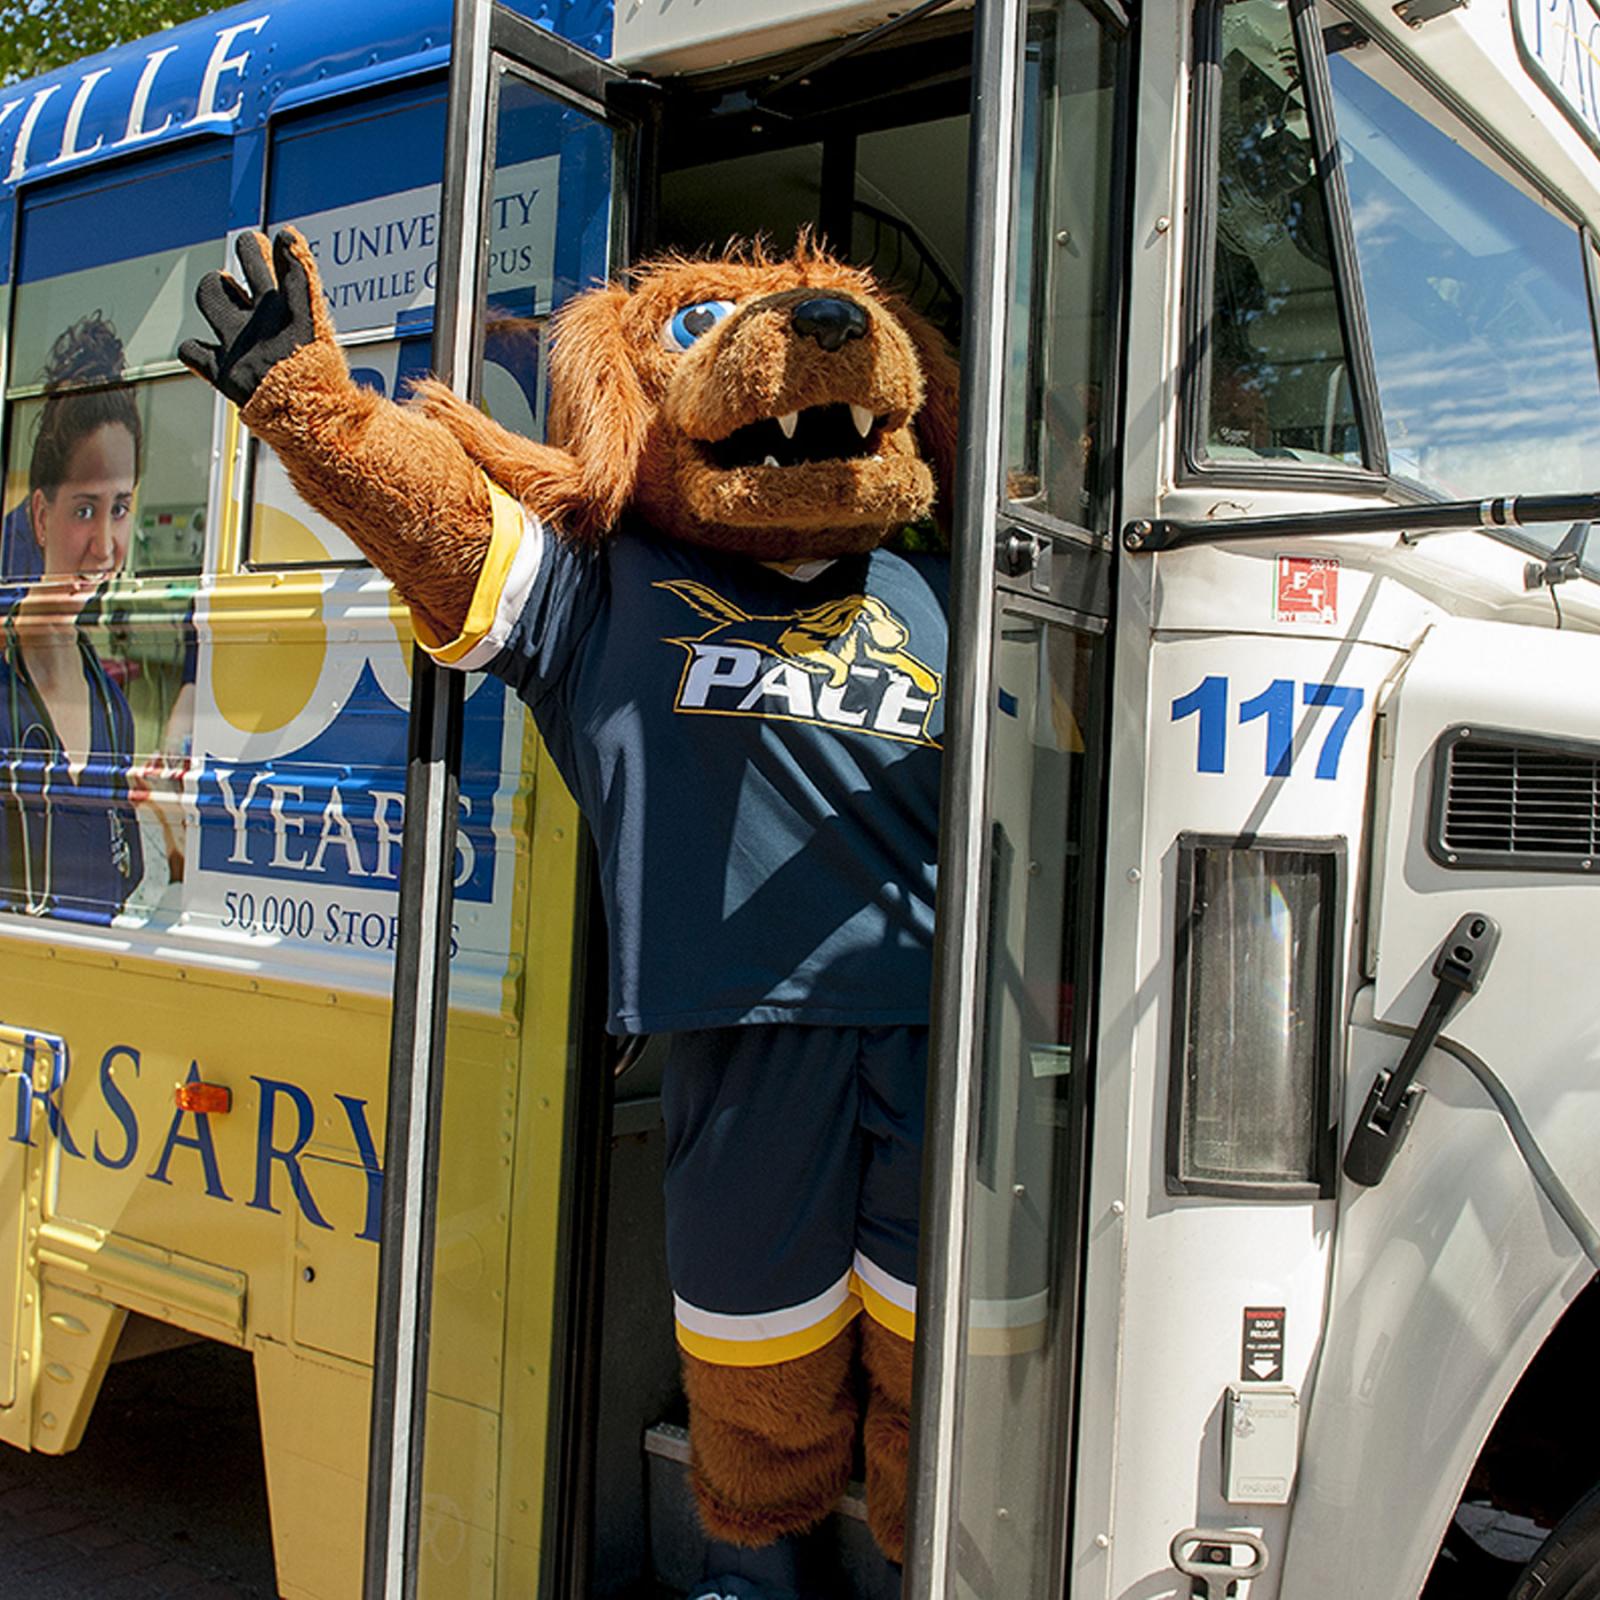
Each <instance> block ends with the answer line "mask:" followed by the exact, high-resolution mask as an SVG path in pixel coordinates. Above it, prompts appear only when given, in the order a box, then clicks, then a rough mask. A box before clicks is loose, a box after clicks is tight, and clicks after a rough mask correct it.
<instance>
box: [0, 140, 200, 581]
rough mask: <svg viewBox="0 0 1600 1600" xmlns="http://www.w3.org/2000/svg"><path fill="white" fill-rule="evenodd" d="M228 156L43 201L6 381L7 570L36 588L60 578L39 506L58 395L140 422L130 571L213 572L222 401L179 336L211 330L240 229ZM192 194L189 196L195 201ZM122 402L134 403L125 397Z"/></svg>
mask: <svg viewBox="0 0 1600 1600" xmlns="http://www.w3.org/2000/svg"><path fill="white" fill-rule="evenodd" d="M228 176H229V162H228V158H227V155H226V154H225V153H216V154H206V155H196V154H194V153H193V152H190V153H188V154H186V155H180V156H179V157H178V158H176V159H174V158H166V159H163V160H158V161H155V162H151V163H149V164H148V166H147V167H144V168H137V169H134V170H133V171H129V170H128V169H126V168H119V169H117V170H116V171H114V172H111V173H105V174H102V175H99V176H97V177H96V178H95V179H93V180H90V181H87V182H82V183H74V184H70V185H65V186H62V187H59V188H50V189H46V190H43V191H41V192H38V193H35V194H29V195H27V196H26V197H25V198H24V200H23V205H22V239H21V249H20V252H19V259H18V272H17V279H18V282H17V291H16V305H15V312H14V317H13V322H12V330H11V347H10V362H9V368H8V371H7V374H6V399H7V402H8V406H7V409H8V411H9V413H10V426H9V429H8V438H7V451H6V465H7V482H6V494H5V509H6V516H5V524H4V532H3V535H0V575H3V576H4V578H5V579H6V580H8V581H9V582H12V583H28V582H31V581H32V580H34V579H36V578H38V577H39V576H40V574H41V573H42V572H43V571H44V570H45V568H44V565H43V562H44V552H43V551H42V549H41V546H40V543H39V536H38V530H37V529H36V528H34V527H33V526H32V525H31V518H30V512H29V509H28V507H27V506H26V504H25V502H27V500H28V498H29V495H30V494H31V492H32V491H33V490H34V489H36V488H37V487H38V484H37V483H36V482H33V481H30V479H31V477H32V475H33V473H34V471H35V468H36V466H37V465H38V463H37V462H36V459H35V458H36V454H37V451H38V449H39V448H40V436H41V430H45V438H44V444H43V449H44V450H45V451H46V452H48V451H49V450H50V449H51V447H52V446H51V441H50V436H49V433H48V430H46V429H45V425H46V417H47V414H51V415H53V414H54V413H57V412H59V411H60V410H61V409H62V408H61V405H60V404H59V402H58V403H56V404H54V405H52V397H53V396H60V395H64V394H65V393H66V392H67V391H69V390H70V391H75V392H79V393H81V394H83V395H85V396H87V394H88V393H89V392H92V391H97V392H99V393H100V396H101V398H100V399H99V400H98V401H89V400H88V399H87V398H85V399H83V400H81V401H79V402H77V403H75V404H74V405H73V406H72V407H70V408H69V409H71V410H76V411H79V412H83V411H85V410H86V409H93V408H94V407H95V406H99V407H100V408H101V409H103V410H108V411H109V410H115V409H116V408H117V406H118V405H122V406H123V407H124V408H126V409H128V410H130V411H133V412H136V413H137V418H138V420H137V422H136V423H132V424H131V426H132V427H133V428H134V430H135V431H136V432H137V433H138V434H139V435H140V440H139V443H140V449H139V452H138V453H139V456H140V463H139V464H140V469H141V470H140V484H139V492H138V494H137V497H136V499H135V501H132V502H130V504H129V507H128V524H129V538H128V541H127V545H126V549H125V552H124V555H123V557H122V558H121V559H120V560H119V562H118V570H119V571H120V572H122V573H126V574H129V575H143V574H147V573H167V572H185V573H193V572H197V571H198V570H199V568H200V561H201V545H202V541H203V533H204V525H205V503H206V489H207V483H208V480H209V475H210V434H211V396H210V393H209V391H208V390H207V388H206V386H205V385H204V384H203V383H200V382H199V381H198V380H196V379H192V378H190V377H188V376H187V375H177V372H178V368H177V363H176V362H175V361H174V360H173V351H174V350H175V349H176V348H177V341H179V340H181V339H183V338H185V337H187V336H189V335H191V334H194V333H198V332H200V331H202V328H201V326H200V325H199V319H198V313H197V312H196V311H195V309H194V287H195V284H196V283H197V282H198V280H199V277H200V275H201V273H202V272H204V271H206V270H207V269H208V268H210V267H212V266H214V265H215V263H216V256H217V253H218V250H219V248H220V241H221V239H222V236H223V234H224V233H225V231H226V223H225V218H226V215H227V205H228ZM180 201H181V203H180ZM119 396H120V397H121V398H120V399H119V398H118V397H119Z"/></svg>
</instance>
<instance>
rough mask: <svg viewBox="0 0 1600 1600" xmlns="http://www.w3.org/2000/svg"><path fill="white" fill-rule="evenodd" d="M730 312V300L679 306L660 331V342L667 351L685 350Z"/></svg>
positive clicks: (731, 308)
mask: <svg viewBox="0 0 1600 1600" xmlns="http://www.w3.org/2000/svg"><path fill="white" fill-rule="evenodd" d="M732 310H733V302H732V301H731V300H697V301H696V302H695V303H694V304H693V305H692V306H680V307H679V308H678V309H677V310H676V311H674V312H673V313H672V317H671V319H670V320H669V321H668V323H667V325H666V327H664V328H663V329H662V330H661V342H662V344H664V345H665V346H666V347H667V349H669V350H687V349H688V348H689V346H690V345H692V344H693V343H694V342H695V340H696V339H698V338H699V337H700V335H701V334H703V333H710V332H711V330H712V329H713V328H714V327H716V325H717V324H718V323H719V322H721V321H722V319H723V318H724V317H725V316H727V314H728V313H729V312H730V311H732Z"/></svg>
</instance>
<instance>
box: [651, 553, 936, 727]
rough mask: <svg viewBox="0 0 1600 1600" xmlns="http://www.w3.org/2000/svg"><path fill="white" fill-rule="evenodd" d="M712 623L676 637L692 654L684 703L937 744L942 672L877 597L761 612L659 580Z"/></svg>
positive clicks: (684, 583)
mask: <svg viewBox="0 0 1600 1600" xmlns="http://www.w3.org/2000/svg"><path fill="white" fill-rule="evenodd" d="M655 587H656V588H658V589H667V590H670V591H671V593H673V594H675V595H676V596H677V597H678V598H679V599H680V600H682V601H683V602H684V603H685V604H686V605H688V606H690V607H692V608H693V609H694V610H695V611H697V612H698V613H699V614H700V615H701V616H702V617H704V618H705V619H706V620H707V621H708V622H710V623H711V624H712V626H711V627H710V628H708V629H707V630H706V631H705V632H703V633H699V634H695V635H693V636H692V637H683V638H674V639H670V640H668V641H666V642H668V643H670V644H675V645H679V646H681V647H682V648H683V650H684V651H685V652H686V653H687V654H688V658H689V659H688V661H687V662H686V663H685V666H684V669H683V679H682V681H681V682H680V683H679V685H678V697H677V701H676V708H677V709H678V710H679V711H688V712H700V713H706V714H710V715H712V716H725V717H726V716H732V717H739V716H744V717H763V718H766V719H768V720H769V721H770V720H773V719H777V720H780V721H787V722H810V723H816V724H818V725H820V726H823V727H829V728H839V729H843V730H849V731H852V732H856V733H863V734H867V735H870V736H872V737H874V738H880V739H899V740H903V741H905V742H907V743H910V744H925V745H933V744H936V743H937V741H936V740H935V739H934V738H933V737H932V736H931V734H930V733H929V731H928V729H929V722H930V719H931V718H932V715H933V709H934V707H935V706H936V705H937V704H938V701H939V692H940V688H941V679H940V676H939V674H938V673H937V672H935V671H933V669H932V668H931V667H929V666H928V665H927V664H926V663H925V662H922V661H919V660H918V659H917V657H916V656H914V655H913V654H912V653H911V651H910V649H909V648H908V646H909V645H910V642H911V634H910V630H909V629H908V628H907V627H906V625H905V624H904V623H903V622H902V621H901V620H900V619H899V618H898V617H897V616H896V615H895V614H894V613H893V612H892V611H891V610H890V609H889V608H888V606H886V605H885V604H884V603H883V601H881V600H879V599H878V598H877V597H876V596H875V595H869V594H856V595H847V596H845V597H844V598H843V599H838V600H827V601H824V602H823V603H822V604H821V605H816V606H808V607H806V608H805V609H803V610H799V611H789V612H785V613H783V614H782V615H780V616H753V615H752V614H751V613H750V612H748V611H745V610H743V609H741V608H740V607H739V606H736V605H734V604H733V603H732V602H731V601H729V600H725V599H723V597H722V596H721V595H719V594H717V593H716V591H715V590H713V589H709V588H707V587H706V586H705V585H704V584H702V583H694V582H692V581H690V580H688V579H674V580H672V581H670V582H666V583H658V584H657V585H656V586H655Z"/></svg>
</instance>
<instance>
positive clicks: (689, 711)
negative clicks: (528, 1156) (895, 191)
mask: <svg viewBox="0 0 1600 1600" xmlns="http://www.w3.org/2000/svg"><path fill="white" fill-rule="evenodd" d="M239 258H240V263H241V266H242V268H243V273H244V282H243V283H239V282H236V281H235V280H234V279H232V278H229V277H227V276H225V275H222V274H211V275H210V276H208V277H207V278H206V279H205V280H204V281H203V282H202V284H201V286H200V289H199V303H200V308H201V310H202V312H203V313H204V314H205V316H206V318H207V320H208V322H209V323H210V324H211V326H212V328H213V329H214V330H215V333H216V336H217V342H216V343H215V344H204V343H199V342H191V343H189V344H186V345H185V346H184V348H183V349H182V351H181V352H180V354H181V355H182V357H183V359H184V360H185V361H186V362H187V363H188V365H189V366H190V367H192V368H193V369H194V370H195V371H197V372H198V373H200V374H201V375H202V376H203V377H205V378H206V379H208V380H209V381H210V382H211V383H213V384H214V385H215V386H216V387H217V388H218V389H220V390H221V391H222V393H223V394H225V395H226V396H228V397H229V398H230V399H232V400H233V401H235V402H236V403H237V404H238V405H239V406H240V407H241V409H242V413H243V418H244V421H245V423H246V424H247V425H248V426H249V427H250V428H251V429H252V431H253V432H254V433H255V434H256V435H257V436H258V437H259V438H261V439H263V440H265V441H266V442H267V443H268V444H270V445H271V446H272V447H273V448H274V449H275V450H276V451H277V452H278V454H279V456H280V457H281V458H282V460H283V462H284V464H285V466H286V467H287V469H288V472H289V475H290V477H291V478H292V480H293V482H294V484H295V487H296V488H297V489H298V490H299V492H300V493H301V494H302V495H303V496H304V497H305V499H306V500H307V501H309V502H310V504H311V505H312V506H314V507H316V509H317V510H319V511H320V512H322V513H323V514H324V515H325V516H327V517H328V518H330V519H331V520H332V521H333V522H335V523H336V524H337V525H338V526H339V527H341V528H343V529H344V530H345V531H346V532H347V533H348V534H349V535H350V537H351V538H352V539H354V540H355V542H356V543H357V544H358V545H359V546H360V547H361V548H362V550H363V551H364V552H365V553H366V554H367V556H369V557H370V559H371V560H372V561H373V562H374V563H375V564H376V565H377V566H378V567H380V568H381V569H382V570H383V571H384V572H385V573H387V574H388V576H389V577H390V578H391V579H392V580H393V582H394V585H395V587H396V589H397V590H398V591H399V593H400V594H401V596H402V597H403V598H404V599H405V600H406V601H407V603H408V604H409V605H410V606H411V608H412V613H413V617H414V620H415V628H416V634H417V637H418V639H419V641H420V642H421V643H422V644H423V646H424V647H425V648H426V649H427V650H428V651H429V652H430V653H431V654H432V655H433V656H434V657H435V658H436V659H437V660H439V661H440V662H443V663H445V664H447V665H451V666H455V667H460V668H470V669H480V668H481V669H485V670H488V671H490V672H493V673H496V674H498V675H499V676H500V677H502V678H503V679H505V680H506V682H507V683H509V684H510V685H511V686H512V687H513V688H514V689H515V690H516V692H517V693H518V694H519V695H520V696H521V697H522V699H523V700H524V701H525V703H526V704H527V705H528V706H529V707H530V708H531V710H532V713H533V715H534V717H535V718H536V720H537V722H538V725H539V728H540V730H541V732H542V734H543V735H544V738H545V740H546V743H547V744H548V746H549V748H550V751H551V754H552V756H553V757H554V759H555V761H556V763H557V765H558V766H559V768H560V770H561V772H562V774H563V776H564V777H565V778H566V780H567V782H568V783H569V785H570V786H571V788H572V791H573V793H574V795H575V796H576V798H577V800H578V802H579V805H580V806H581V808H582V810H583V812H584V815H585V817H586V818H587V820H588V822H589V825H590V827H591V829H592V831H593V834H594V838H595V843H596V846H597V850H598V857H599V861H600V872H601V882H602V892H603V896H604V901H605V910H606V917H607V926H608V931H609V935H610V974H609V979H610V995H609V1004H610V1026H611V1027H612V1028H613V1029H614V1030H615V1031H617V1032H623V1033H661V1034H666V1035H668V1036H669V1037H668V1041H667V1060H666V1067H665V1082H664V1088H663V1096H662V1099H663V1112H664V1116H665V1120H666V1131H667V1175H666V1218H667V1262H668V1271H669V1275H670V1278H671V1281H672V1288H673V1295H674V1306H675V1316H676V1321H677V1337H678V1344H679V1346H680V1350H681V1353H682V1361H683V1371H684V1382H685V1388H686V1390H687V1393H688V1399H689V1407H690V1435H691V1446H692V1457H693V1467H692V1477H693V1483H694V1489H695V1494H696V1498H697V1502H698V1505H699V1509H700V1515H701V1519H702V1521H703V1523H704V1525H705V1528H706V1531H707V1534H708V1536H709V1539H710V1551H711V1555H710V1558H709V1560H708V1579H707V1582H706V1583H705V1584H704V1585H702V1587H701V1588H700V1589H699V1590H698V1591H697V1593H698V1594H700V1595H702V1596H706V1597H709V1596H712V1595H722V1596H727V1597H729V1600H732V1597H735V1596H737V1597H741V1600H742V1597H755V1596H780V1595H792V1594H796V1593H799V1592H801V1591H802V1590H804V1589H805V1588H806V1574H805V1572H804V1570H803V1552H804V1539H803V1535H804V1534H805V1533H806V1532H807V1530H809V1529H811V1528H813V1527H814V1526H816V1525H817V1524H818V1523H819V1522H821V1521H822V1520H823V1518H825V1517H826V1516H827V1514H828V1513H829V1511H830V1510H831V1508H832V1507H833V1505H834V1504H835V1502H836V1501H837V1500H838V1498H839V1495H840V1492H841V1490H842V1489H843V1488H844V1486H845V1483H846V1479H847V1477H848V1474H849V1471H850V1467H851V1461H852V1455H853V1451H854V1448H855V1441H856V1438H857V1434H858V1432H859V1433H860V1435H861V1437H862V1439H863V1443H864V1453H865V1459H866V1469H867V1496H868V1510H869V1520H870V1523H871V1526H872V1531H873V1533H874V1535H875V1537H876V1539H877V1541H878V1544H879V1546H880V1547H881V1549H882V1550H883V1551H884V1553H885V1555H886V1556H887V1557H888V1558H889V1559H890V1560H891V1561H898V1560H899V1559H900V1557H901V1555H902V1550H903V1545H904V1538H905V1492H906V1483H905V1480H906V1452H907V1443H908V1437H909V1409H910V1400H911V1351H912V1344H911V1338H912V1333H913V1328H914V1319H915V1311H916V1290H915V1287H914V1284H915V1273H916V1244H917V1205H918V1190H919V1183H920V1168H921V1137H922V1107H923V1096H924V1081H925V1074H926V1062H927V1023H928V1007H929V988H930V978H931V951H932V937H933V899H934V872H935V841H936V835H937V807H938V794H939V759H940V741H941V737H942V727H943V685H944V672H945V646H946V623H945V599H946V576H947V574H946V567H945V563H944V562H943V561H942V559H940V558H938V557H936V556H928V555H908V554H901V553H897V552H896V551H895V550H893V549H891V548H890V546H891V543H892V542H893V541H895V540H896V539H897V536H899V535H900V534H901V533H902V532H903V530H905V529H906V528H907V527H908V525H910V524H913V523H916V522H919V521H921V520H923V519H925V518H927V517H928V516H929V515H930V513H932V512H934V511H935V510H936V509H937V510H940V511H942V510H943V509H944V508H946V507H948V505H949V504H950V481H949V480H950V472H951V464H952V459H953V454H954V446H955V374H954V368H953V365H952V363H951V360H950V357H949V355H948V353H947V351H946V350H945V348H944V346H943V344H942V342H941V341H940V339H939V337H938V336H937V335H936V334H935V333H934V332H933V331H932V330H931V329H930V328H928V327H927V326H926V325H924V324H923V323H922V322H921V321H920V320H919V319H918V318H916V317H915V316H914V315H912V314H911V313H909V312H908V311H907V310H905V309H904V308H902V307H899V306H897V305H896V304H895V303H894V302H893V300H892V299H891V298H890V297H889V296H888V295H886V294H885V293H884V291H883V290H882V289H880V288H879V287H878V286H877V285H876V284H875V283H874V281H873V280H872V278H871V277H870V276H869V275H868V274H867V273H865V272H863V271H860V270H857V269H855V268H852V267H849V266H846V265H843V264H841V263H839V262H837V261H835V260H833V259H832V258H830V257H829V256H828V255H827V254H825V253H824V252H822V251H821V250H819V249H817V248H815V247H814V246H812V245H811V244H810V243H809V242H807V241H804V240H803V241H802V242H801V244H800V245H799V247H798V248H797V249H796V251H795V252H794V254H793V255H791V256H789V257H787V258H774V257H772V256H770V255H768V254H767V253H766V252H765V251H763V250H762V249H760V248H759V247H756V248H751V249H749V250H746V251H742V252H737V253H735V254H733V255H731V256H729V257H727V258H724V259H710V260H699V259H685V258H681V257H674V258H669V259H664V260H659V261H656V262H653V263H651V264H649V265H646V266H643V267H641V268H638V269H637V270H636V271H634V272H633V273H632V274H631V275H630V277H629V280H628V282H627V283H626V284H624V285H609V286H605V287H600V288H596V289H593V290H591V291H589V292H587V293H584V294H580V295H578V296H576V297H575V298H574V299H572V300H571V301H570V302H568V304H567V305H566V306H565V307H563V308H562V310H561V311H560V312H559V313H558V314H557V317H556V320H555V325H554V353H553V356H552V363H551V401H550V432H551V438H552V443H551V444H548V445H544V444H535V443H533V442H531V441H529V440H527V439H523V438H519V437H517V436H515V435H513V434H511V433H509V432H507V431H506V430H504V429H502V428H501V427H499V426H498V425H497V424H495V423H494V422H492V421H490V420H489V419H488V418H486V417H485V416H483V415H482V414H481V413H479V412H477V411H475V410H474V409H472V408H471V407H469V406H467V405H465V404H464V403H462V402H461V401H460V400H458V399H457V398H456V397H455V396H454V395H453V394H451V393H450V392H449V391H448V390H447V389H445V388H443V387H442V386H440V385H438V384H434V383H423V384H421V385H419V386H418V388H417V390H416V392H415V394H414V396H413V398H412V400H411V402H410V403H409V404H407V405H404V406H397V405H394V404H392V403H390V402H389V401H386V400H383V399H381V398H379V397H378V396H376V395H374V394H372V393H370V392H369V391H367V390H365V389H362V388H360V387H358V386H357V385H355V384H354V383H353V382H352V381H351V379H350V377H349V374H348V371H347V369H346V366H345V362H344V358H343V356H342V355H341V353H340V351H339V349H338V347H337V346H336V344H335V342H334V337H333V329H332V324H331V322H330V320H329V317H328V312H327V308H326V305H325V302H324V298H323V294H322V290H321V287H320V284H319V282H318V278H317V272H316V266H315V263H314V261H313V260H312V258H311V255H310V252H309V251H308V249H307V248H306V246H305V243H304V241H303V240H302V239H300V237H299V236H298V235H297V234H295V233H294V232H293V230H290V229H285V230H284V231H283V232H282V233H281V234H279V235H278V237H277V239H276V240H275V241H273V242H272V243H271V244H270V245H269V243H268V241H267V240H266V239H265V238H264V237H263V236H261V235H250V236H247V237H246V238H245V239H244V240H243V241H242V242H241V243H240V246H239Z"/></svg>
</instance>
